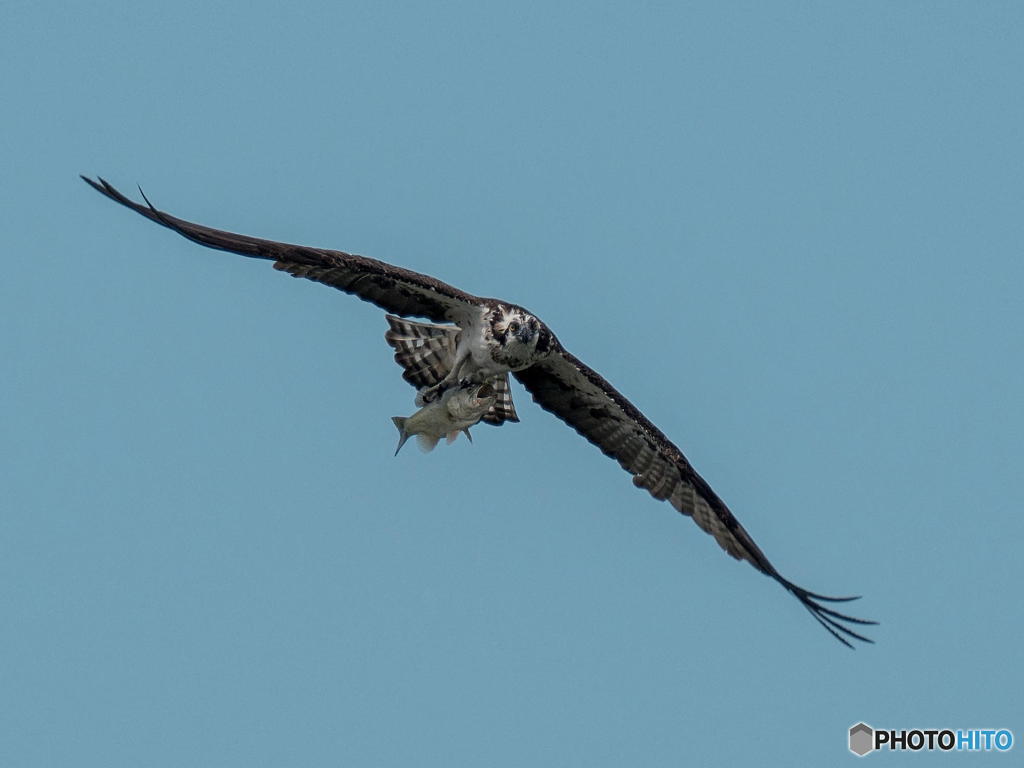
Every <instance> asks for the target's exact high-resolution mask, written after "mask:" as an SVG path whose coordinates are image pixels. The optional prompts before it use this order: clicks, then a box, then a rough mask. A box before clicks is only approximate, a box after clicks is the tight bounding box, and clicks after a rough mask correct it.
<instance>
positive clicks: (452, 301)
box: [82, 176, 877, 648]
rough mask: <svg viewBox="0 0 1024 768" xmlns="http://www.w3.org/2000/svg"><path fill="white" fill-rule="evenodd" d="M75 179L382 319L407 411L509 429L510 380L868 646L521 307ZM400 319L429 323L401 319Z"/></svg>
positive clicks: (848, 619) (823, 620) (846, 638)
mask: <svg viewBox="0 0 1024 768" xmlns="http://www.w3.org/2000/svg"><path fill="white" fill-rule="evenodd" d="M82 179H83V180H84V181H85V182H86V183H88V184H89V185H90V186H91V187H93V189H95V190H96V191H98V192H100V193H101V194H103V195H105V196H106V197H108V198H110V199H111V200H114V201H115V202H118V203H120V204H121V205H124V206H126V207H127V208H131V209H132V210H133V211H135V212H136V213H139V214H141V215H143V216H145V217H146V218H148V219H150V220H151V221H154V222H156V223H157V224H161V225H163V226H165V227H167V228H168V229H171V230H174V231H175V232H177V233H178V234H180V235H182V236H184V237H186V238H188V239H189V240H192V241H194V242H197V243H199V244H200V245H205V246H207V247H208V248H215V249H218V250H222V251H231V252H233V253H238V254H241V255H243V256H250V257H254V258H258V259H266V260H268V261H272V262H273V263H274V268H275V269H278V270H281V271H283V272H287V273H289V274H290V275H292V276H293V277H304V278H306V279H308V280H314V281H316V282H319V283H324V284H325V285H329V286H331V287H333V288H337V289H339V290H341V291H344V292H345V293H350V294H353V295H355V296H357V297H359V298H360V299H362V300H363V301H368V302H370V303H372V304H376V305H377V306H378V307H380V308H381V309H384V310H385V311H387V312H389V313H393V314H389V315H388V316H387V320H388V323H389V326H390V328H389V330H388V332H387V334H386V335H385V338H386V339H387V341H388V343H389V344H391V346H392V347H393V348H394V349H395V360H396V361H397V362H398V363H399V364H400V365H401V366H402V367H403V368H404V373H403V377H404V378H405V379H406V380H407V381H408V382H410V383H411V384H413V386H415V387H416V388H417V390H418V391H419V394H418V396H417V405H420V406H423V407H427V406H428V405H429V404H430V403H434V402H435V401H437V400H438V399H439V398H440V399H444V397H445V394H446V393H448V392H450V391H451V390H452V388H454V387H459V388H466V387H469V386H471V385H474V384H489V385H490V388H491V389H493V390H494V392H493V395H494V402H493V403H491V404H490V405H489V406H488V408H487V410H486V411H485V412H483V413H482V415H480V414H474V416H473V418H476V417H477V416H479V420H482V421H484V422H486V423H488V424H493V425H501V424H503V423H504V422H506V421H518V420H519V419H518V417H517V416H516V412H515V408H514V407H513V405H512V398H511V394H510V390H509V383H508V376H509V374H511V375H512V376H514V377H515V378H516V379H517V380H518V381H519V382H520V383H521V384H522V385H523V386H524V387H526V389H527V390H528V391H529V392H530V394H531V395H532V396H533V400H534V401H535V402H536V403H537V404H538V405H539V406H540V407H541V408H543V409H544V410H546V411H550V412H551V413H553V414H554V415H555V416H557V417H558V418H559V419H561V420H562V421H564V422H565V423H566V424H568V425H569V426H570V427H572V428H573V429H575V430H576V431H577V432H578V433H579V434H581V435H582V436H583V437H585V438H586V439H587V440H589V441H590V442H591V443H593V444H594V445H596V446H597V447H598V448H599V449H600V450H601V451H602V452H603V453H604V454H605V455H607V456H610V457H611V458H613V459H615V460H616V461H618V462H619V464H620V465H621V466H622V468H623V469H625V470H626V471H627V472H629V474H630V475H632V477H633V484H634V485H635V486H636V487H638V488H643V489H645V490H647V492H648V493H650V494H651V496H653V497H654V498H655V499H658V500H665V501H668V502H669V503H670V504H671V505H672V506H673V507H674V508H675V509H677V510H678V511H679V512H681V513H682V514H684V515H686V516H687V517H692V518H693V520H694V522H695V523H697V525H698V526H700V528H701V529H702V530H704V531H705V532H707V533H709V534H710V535H711V536H713V537H714V539H715V541H716V542H718V545H719V546H720V547H721V548H722V549H724V550H725V551H726V552H727V553H728V554H729V555H731V556H732V557H734V558H736V559H737V560H746V561H747V562H748V563H750V564H751V565H752V566H754V568H756V569H757V570H759V571H761V573H763V574H765V575H767V576H770V577H771V578H773V579H774V580H775V581H777V582H778V583H779V584H781V585H782V586H783V587H784V588H785V589H786V590H787V591H788V592H790V593H791V594H792V595H793V596H795V597H796V599H797V600H799V601H800V603H801V604H802V605H803V606H804V607H805V608H806V609H807V610H808V611H809V612H810V613H811V615H812V616H814V618H815V619H816V620H817V621H818V623H819V624H821V625H822V626H823V627H824V628H825V629H826V630H828V632H829V633H831V635H832V636H833V637H835V638H836V639H837V640H839V642H841V643H843V644H844V645H846V646H847V647H850V648H852V647H853V645H852V644H851V643H850V639H853V640H861V641H863V642H873V641H872V640H870V639H869V638H867V637H865V636H864V635H862V634H860V633H859V632H857V631H855V630H854V629H852V628H851V627H850V626H849V625H855V626H856V625H868V624H877V622H875V621H869V620H867V619H858V618H854V617H853V616H849V615H846V614H844V613H840V612H839V611H836V610H835V609H833V608H830V607H828V606H827V605H824V603H843V602H847V601H850V600H856V599H857V598H856V597H828V596H826V595H820V594H817V593H815V592H810V591H808V590H806V589H804V588H803V587H800V586H797V585H796V584H794V583H793V582H791V581H789V580H788V579H786V578H784V577H783V576H782V574H780V573H779V571H778V570H776V568H775V566H774V565H772V564H771V562H770V561H769V560H768V558H767V557H766V556H765V554H764V552H762V551H761V549H760V547H758V546H757V544H755V543H754V540H753V539H752V538H751V536H750V534H748V533H747V531H746V529H744V527H743V526H742V525H740V523H739V521H738V520H737V519H736V518H735V516H734V515H733V514H732V512H730V511H729V508H728V507H727V506H726V505H725V502H723V501H722V500H721V499H720V498H719V497H718V495H717V494H716V493H715V492H714V491H713V490H711V487H710V486H709V485H708V484H707V482H705V481H704V479H703V478H702V477H701V476H700V475H699V474H697V472H696V470H694V468H693V467H692V466H691V465H690V462H689V461H688V460H687V459H686V457H685V456H684V455H683V453H682V451H680V450H679V448H677V447H676V446H675V444H674V443H672V441H670V440H669V439H668V438H667V437H665V435H664V434H662V432H661V430H659V429H658V428H657V427H656V426H654V424H652V423H651V422H650V421H649V420H648V419H647V418H646V417H645V416H644V415H643V414H642V413H641V412H640V411H639V410H638V409H637V408H636V407H635V406H634V405H633V404H632V403H631V402H629V400H627V399H626V398H625V397H623V396H622V395H621V394H619V392H618V391H617V390H616V389H615V388H614V387H613V386H612V385H611V384H609V383H608V382H607V381H605V380H604V378H602V377H601V375H600V374H599V373H597V372H596V371H594V370H593V369H591V368H590V367H588V366H587V365H585V364H584V363H583V362H581V361H580V360H578V359H577V358H575V357H574V356H573V355H572V354H571V353H570V352H569V351H568V350H566V349H565V347H563V346H562V345H561V343H560V342H559V341H558V338H557V337H556V336H555V334H554V333H552V332H551V329H549V328H548V327H547V326H546V325H545V324H544V323H542V322H541V321H540V320H539V319H538V318H537V317H535V316H534V315H533V314H531V313H530V312H528V311H527V310H526V309H524V308H523V307H520V306H517V305H516V304H512V303H510V302H507V301H502V300H499V299H487V298H482V297H480V296H473V295H472V294H469V293H466V292H465V291H461V290H459V289H458V288H455V287H454V286H451V285H448V284H447V283H443V282H441V281H440V280H438V279H436V278H433V277H430V276H429V275H422V274H419V273H417V272H412V271H410V270H407V269H402V268H401V267H396V266H393V265H391V264H386V263H384V262H382V261H376V260H374V259H370V258H366V257H363V256H357V255H355V254H350V253H344V252H342V251H332V250H326V249H323V248H311V247H307V246H301V245H290V244H288V243H279V242H274V241H272V240H263V239H260V238H256V237H249V236H247V235H239V234H234V233H232V232H225V231H222V230H218V229H212V228H210V227H205V226H202V225H200V224H194V223H192V222H189V221H185V220H183V219H179V218H176V217H174V216H171V215H170V214H167V213H164V212H162V211H159V210H157V209H156V208H155V207H153V205H152V203H150V202H149V199H148V198H146V196H145V194H143V195H142V197H143V199H144V200H145V202H146V204H145V205H143V204H141V203H137V202H135V201H133V200H131V199H129V198H127V197H125V196H124V195H123V194H121V193H120V192H119V191H118V190H117V189H115V188H114V187H113V186H111V185H110V184H109V183H107V182H106V181H104V180H103V179H102V178H100V179H98V180H96V181H94V180H93V179H90V178H87V177H85V176H82ZM140 192H141V190H140ZM396 315H397V316H401V317H396ZM406 316H415V317H424V318H427V319H428V320H430V321H432V323H431V324H427V323H416V322H412V321H408V320H404V319H402V317H406ZM438 324H441V325H438ZM473 423H476V421H472V422H471V424H470V425H469V426H471V425H472V424H473ZM400 429H401V428H400Z"/></svg>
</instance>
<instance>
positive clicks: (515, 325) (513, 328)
mask: <svg viewBox="0 0 1024 768" xmlns="http://www.w3.org/2000/svg"><path fill="white" fill-rule="evenodd" d="M508 330H509V333H519V321H518V320H513V321H512V322H511V323H509V324H508Z"/></svg>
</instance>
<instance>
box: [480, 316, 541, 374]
mask: <svg viewBox="0 0 1024 768" xmlns="http://www.w3.org/2000/svg"><path fill="white" fill-rule="evenodd" d="M489 320H490V323H491V335H492V336H493V337H494V340H495V341H497V342H498V344H499V345H500V347H501V349H502V351H503V353H504V356H505V357H507V358H508V359H509V360H510V361H516V362H520V363H521V364H525V365H528V364H530V363H532V362H535V361H536V360H537V359H539V358H541V357H544V356H546V355H547V354H548V352H549V351H550V350H551V338H552V337H551V331H549V330H548V329H547V327H546V326H545V325H544V323H542V322H541V321H540V320H538V319H537V318H536V317H534V316H533V315H531V314H530V313H529V312H527V311H526V310H525V309H523V308H522V307H514V306H505V305H498V306H497V307H495V308H494V309H493V310H492V311H491V313H490V316H489Z"/></svg>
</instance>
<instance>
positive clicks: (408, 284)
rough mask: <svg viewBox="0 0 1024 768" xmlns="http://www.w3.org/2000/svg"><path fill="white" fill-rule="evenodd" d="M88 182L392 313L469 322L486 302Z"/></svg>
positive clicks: (426, 279) (216, 244) (210, 242)
mask: <svg viewBox="0 0 1024 768" xmlns="http://www.w3.org/2000/svg"><path fill="white" fill-rule="evenodd" d="M82 179H83V180H84V181H85V182H86V183H87V184H89V186H91V187H92V188H93V189H95V190H96V191H97V192H99V193H101V194H103V195H105V196H106V197H109V198H110V199H111V200H114V201H115V202H118V203H120V204H121V205H123V206H125V207H127V208H131V209H132V210H133V211H135V212H136V213H139V214H142V215H143V216H145V217H146V218H147V219H150V220H151V221H155V222H156V223H157V224H162V225H163V226H165V227H167V228H168V229H173V230H174V231H175V232H177V233H178V234H179V235H183V236H184V237H187V238H188V239H189V240H193V241H195V242H197V243H199V244H200V245H205V246H207V247H208V248H216V249H218V250H222V251H231V252H232V253H239V254H242V255H243V256H252V257H254V258H257V259H267V260H268V261H273V262H274V268H275V269H280V270H282V271H284V272H288V273H289V274H291V275H292V276H293V277H305V278H307V279H309V280H315V281H317V282H319V283H324V284H325V285H330V286H332V287H334V288H337V289H338V290H341V291H345V293H351V294H353V295H354V296H358V297H359V298H360V299H362V300H363V301H369V302H371V303H372V304H376V305H377V306H378V307H381V308H382V309H385V310H387V311H388V312H394V313H395V314H398V315H415V316H418V317H427V318H430V319H431V320H433V321H435V322H444V321H448V322H459V321H460V320H464V319H466V318H467V317H468V316H469V314H470V313H471V312H472V311H473V310H474V309H475V308H476V306H477V305H478V304H479V301H480V299H479V298H478V297H476V296H473V295H472V294H469V293H465V292H464V291H460V290H459V289H458V288H455V287H453V286H451V285H448V284H447V283H442V282H441V281H440V280H436V279H435V278H433V277H430V276H429V275H421V274H419V273H418V272H412V271H411V270H408V269H402V268H401V267H395V266H392V265H390V264H385V263H384V262H382V261H376V260H375V259H368V258H366V257H364V256H356V255H354V254H351V253H343V252H342V251H331V250H326V249H323V248H309V247H306V246H302V245H290V244H288V243H278V242H275V241H273V240H262V239H260V238H258V237H248V236H246V235H238V234H235V233H233V232H224V231H222V230H219V229H211V228H210V227H204V226H202V225H200V224H193V223H192V222H190V221H185V220H184V219H179V218H176V217H174V216H171V215H170V214H167V213H163V212H162V211H158V210H157V209H156V208H154V207H153V206H152V204H150V202H149V200H148V199H147V200H146V205H143V204H141V203H137V202H135V201H134V200H130V199H129V198H127V197H125V196H124V195H123V194H121V193H120V192H119V191H118V190H116V189H115V188H114V187H113V186H111V185H110V184H108V183H107V182H106V181H104V180H103V179H99V180H98V181H93V180H92V179H90V178H87V177H85V176H83V177H82ZM140 192H141V190H140ZM145 197H146V196H145V195H143V198H144V199H145Z"/></svg>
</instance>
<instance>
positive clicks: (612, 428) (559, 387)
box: [513, 343, 877, 647]
mask: <svg viewBox="0 0 1024 768" xmlns="http://www.w3.org/2000/svg"><path fill="white" fill-rule="evenodd" d="M513 375H514V376H515V377H516V378H517V379H519V381H520V382H521V383H522V384H523V386H524V387H526V388H527V389H528V390H529V391H530V393H531V394H532V395H533V399H534V401H535V402H536V403H537V404H538V405H540V407H541V408H543V409H544V410H546V411H550V412H551V413H553V414H554V415H555V416H557V417H558V418H560V419H561V420H562V421H564V422H565V423H566V424H568V425H569V426H571V427H572V428H573V429H575V430H576V431H577V432H579V433H580V434H581V435H583V437H585V438H587V440H589V441H590V442H592V443H593V444H594V445H596V446H597V447H598V448H600V449H601V451H602V452H603V453H604V454H605V455H607V456H610V457H611V458H613V459H615V460H616V461H618V462H619V464H620V465H621V466H622V468H623V469H625V470H626V471H627V472H629V473H630V474H631V475H632V476H633V484H634V485H635V486H637V487H638V488H645V489H647V491H648V492H649V493H650V494H651V495H652V496H653V497H654V498H656V499H659V500H668V502H669V503H670V504H671V505H672V506H673V507H675V508H676V509H677V510H679V511H680V512H682V513H683V514H684V515H686V516H688V517H692V518H693V520H694V522H696V523H697V525H699V526H700V527H701V528H702V529H703V530H704V531H706V532H707V533H710V534H711V535H712V536H713V537H714V538H715V541H717V542H718V544H719V546H721V547H722V549H724V550H725V551H726V552H728V553H729V554H730V555H732V556H733V557H735V558H736V559H737V560H746V561H747V562H749V563H750V564H751V565H753V566H754V567H755V568H757V569H758V570H759V571H761V572H762V573H764V574H766V575H768V576H771V577H772V578H773V579H775V580H776V581H778V582H779V583H780V584H781V585H782V586H783V587H785V588H786V589H787V590H788V591H789V592H790V593H792V594H793V595H794V596H795V597H796V598H797V599H798V600H799V601H800V602H801V603H802V604H803V605H804V607H805V608H807V610H808V611H810V612H811V614H812V615H813V616H814V618H815V619H817V620H818V622H819V623H820V624H821V625H822V626H823V627H825V629H827V630H828V631H829V632H831V633H832V635H833V636H835V637H836V639H838V640H839V641H840V642H842V643H843V644H844V645H847V646H850V647H852V646H851V645H850V643H849V641H848V640H847V639H846V638H847V637H849V638H853V639H856V640H862V641H864V642H873V641H872V640H870V639H869V638H867V637H864V636H863V635H861V634H859V633H858V632H855V631H854V630H852V629H850V627H848V626H846V624H876V623H877V622H874V621H867V620H865V619H856V618H854V617H852V616H847V615H846V614H843V613H839V612H838V611H835V610H833V609H831V608H829V607H827V606H825V605H822V603H823V602H831V603H836V602H846V601H848V600H854V599H856V598H853V597H826V596H825V595H819V594H816V593H814V592H809V591H808V590H806V589H803V588H802V587H798V586H797V585H796V584H794V583H793V582H791V581H789V580H788V579H785V578H783V577H782V575H781V574H780V573H779V572H778V571H777V570H776V569H775V567H774V566H773V565H772V564H771V562H769V560H768V558H767V557H765V554H764V552H762V551H761V549H760V547H758V546H757V544H755V543H754V540H753V539H752V538H751V537H750V534H749V533H747V531H746V529H744V527H743V526H742V525H740V523H739V521H738V520H737V519H736V518H735V516H733V514H732V512H730V511H729V508H728V507H727V506H726V505H725V502H723V501H722V500H721V499H720V498H718V495H717V494H716V493H715V492H714V491H713V490H711V487H710V486H709V485H708V484H707V483H706V482H705V481H704V478H702V477H701V476H700V475H698V474H697V472H696V470H694V468H693V467H692V466H691V465H690V462H689V461H687V459H686V457H685V456H684V455H683V453H682V451H680V450H679V448H677V447H676V446H675V445H674V444H673V443H672V442H671V441H670V440H669V439H668V438H667V437H665V435H664V434H663V433H662V432H661V430H659V429H658V428H657V427H656V426H654V424H652V423H651V422H650V421H649V420H648V419H647V417H646V416H644V415H643V414H642V413H640V411H639V410H638V409H637V408H636V406H634V405H633V404H632V403H631V402H629V400H627V399H626V398H625V397H623V396H622V395H621V394H619V392H617V391H616V390H615V388H614V387H612V385H611V384H609V383H608V382H607V381H605V379H604V378H602V377H601V376H600V375H599V374H598V373H597V372H596V371H594V370H593V369H591V368H589V367H588V366H586V365H585V364H584V363H582V362H580V361H579V360H578V359H577V358H576V357H574V356H573V355H572V354H570V353H569V352H568V351H566V350H565V349H564V348H563V347H562V346H561V345H560V344H557V343H556V347H555V350H554V351H553V352H552V354H551V355H550V356H549V357H548V358H547V359H546V360H544V361H543V362H541V363H537V364H534V365H532V366H530V367H529V368H526V369H525V370H522V371H516V372H515V373H514V374H513ZM844 635H845V637H844Z"/></svg>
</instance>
